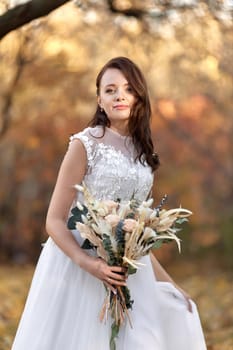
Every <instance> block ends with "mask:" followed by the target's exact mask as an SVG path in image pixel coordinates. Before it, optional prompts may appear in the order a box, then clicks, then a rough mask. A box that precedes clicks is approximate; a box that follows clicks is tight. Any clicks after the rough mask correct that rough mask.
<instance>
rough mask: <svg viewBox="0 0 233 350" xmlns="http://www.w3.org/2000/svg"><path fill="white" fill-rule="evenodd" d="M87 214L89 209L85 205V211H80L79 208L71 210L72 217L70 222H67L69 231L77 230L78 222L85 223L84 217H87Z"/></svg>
mask: <svg viewBox="0 0 233 350" xmlns="http://www.w3.org/2000/svg"><path fill="white" fill-rule="evenodd" d="M87 213H88V209H87V207H86V206H85V205H83V210H80V209H79V208H78V207H74V208H73V209H72V210H71V214H72V215H71V216H70V218H69V219H68V222H67V227H68V229H70V230H75V229H76V223H77V222H81V223H83V220H82V215H84V216H86V215H87Z"/></svg>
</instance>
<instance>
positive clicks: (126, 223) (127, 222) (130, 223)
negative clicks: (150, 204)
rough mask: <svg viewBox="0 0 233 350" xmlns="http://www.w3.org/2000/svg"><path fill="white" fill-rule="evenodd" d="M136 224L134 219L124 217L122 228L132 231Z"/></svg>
mask: <svg viewBox="0 0 233 350" xmlns="http://www.w3.org/2000/svg"><path fill="white" fill-rule="evenodd" d="M136 226H137V221H136V220H134V219H125V220H124V225H123V230H125V231H127V232H132V231H133V230H134V229H135V227H136Z"/></svg>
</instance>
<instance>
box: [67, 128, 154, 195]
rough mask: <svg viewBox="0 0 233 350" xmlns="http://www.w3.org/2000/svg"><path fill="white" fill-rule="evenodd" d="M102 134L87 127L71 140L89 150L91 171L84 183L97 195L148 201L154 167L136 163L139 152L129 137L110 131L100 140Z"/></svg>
mask: <svg viewBox="0 0 233 350" xmlns="http://www.w3.org/2000/svg"><path fill="white" fill-rule="evenodd" d="M98 131H99V127H96V128H87V129H84V130H83V131H82V132H80V133H77V134H75V135H73V136H71V138H70V142H72V141H73V140H74V139H80V140H81V142H82V143H83V145H84V147H85V149H86V152H87V163H88V169H87V173H86V175H85V178H84V181H85V183H86V185H87V186H88V188H89V189H90V191H91V193H92V194H93V196H95V197H96V198H98V199H113V200H116V199H121V200H129V199H131V198H132V197H133V198H135V199H137V200H139V201H142V200H145V199H146V198H147V196H148V194H149V193H150V190H151V186H152V183H153V174H152V172H151V168H150V167H149V166H144V165H142V164H141V163H140V162H139V161H136V162H135V160H134V155H135V153H134V152H135V149H134V146H133V144H132V142H131V140H130V139H129V138H127V137H122V136H121V135H118V134H116V133H112V132H111V131H110V129H108V128H106V131H105V135H104V136H103V134H101V135H102V136H101V137H98V135H97V134H98ZM96 136H97V137H96Z"/></svg>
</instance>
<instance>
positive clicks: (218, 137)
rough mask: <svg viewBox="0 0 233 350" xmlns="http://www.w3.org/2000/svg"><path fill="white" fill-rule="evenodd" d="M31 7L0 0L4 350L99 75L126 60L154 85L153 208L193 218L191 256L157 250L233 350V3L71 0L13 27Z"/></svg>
mask: <svg viewBox="0 0 233 350" xmlns="http://www.w3.org/2000/svg"><path fill="white" fill-rule="evenodd" d="M39 1H40V0H37V2H38V3H39ZM56 2H57V3H59V1H54V3H56ZM63 2H64V3H65V2H66V1H63ZM22 3H25V1H24V2H23V1H7V0H6V1H0V38H2V39H1V42H0V81H1V83H0V178H1V187H0V263H1V265H0V281H1V284H0V297H1V300H2V301H3V302H2V303H1V305H0V350H6V349H9V347H10V344H11V342H12V339H13V336H14V333H15V329H16V325H17V323H18V319H19V317H20V314H21V312H22V308H23V304H24V302H25V298H26V294H27V291H28V287H29V284H30V281H31V277H32V273H33V271H34V267H35V263H36V261H37V259H38V256H39V254H40V251H41V243H43V241H45V240H46V238H47V235H46V232H45V228H44V224H45V216H46V211H47V208H48V204H49V200H50V196H51V193H52V190H53V187H54V184H55V181H56V177H57V172H58V169H59V166H60V163H61V161H62V159H63V156H64V154H65V152H66V150H67V146H68V140H69V136H70V135H71V134H73V133H76V132H78V131H79V130H81V129H82V128H84V127H85V126H86V125H87V123H88V121H89V120H90V119H91V117H92V115H93V113H94V111H95V107H96V91H95V78H96V75H97V73H98V71H99V70H100V69H101V67H102V66H103V64H104V63H105V62H106V61H107V60H109V59H110V58H112V57H114V56H121V55H122V56H127V57H129V58H131V59H133V60H134V61H135V62H136V63H137V64H138V66H139V67H140V68H141V70H142V71H143V72H144V75H145V77H146V79H147V82H148V86H149V90H150V96H151V103H152V108H153V118H152V132H153V139H154V141H155V146H156V151H157V152H158V153H159V155H160V160H161V167H160V168H159V170H158V172H157V173H156V179H155V186H154V198H155V203H159V202H160V200H161V198H162V197H163V195H164V194H165V193H166V194H168V201H167V203H166V207H167V208H169V207H170V208H172V207H174V206H179V205H180V204H181V205H182V206H183V207H185V208H188V209H190V210H192V211H193V216H192V217H191V219H190V222H189V223H188V224H186V225H185V227H184V229H183V231H182V232H181V234H180V237H181V239H182V254H180V255H179V253H178V252H177V249H176V247H175V245H173V244H168V245H166V246H165V247H163V248H162V249H160V250H158V251H156V255H157V257H158V258H159V260H160V261H161V262H162V263H163V264H164V265H165V266H166V268H167V270H168V271H169V273H170V274H171V275H172V277H174V279H175V280H176V281H177V282H179V283H180V284H181V285H182V287H184V288H185V289H186V290H187V291H188V292H189V293H190V294H191V295H192V297H193V298H194V299H195V300H196V301H197V304H198V306H199V310H200V315H201V319H202V323H203V328H204V331H205V336H206V339H207V344H208V350H231V349H233V298H232V287H233V283H232V280H233V274H232V267H233V166H232V159H233V148H232V134H233V104H232V101H233V64H232V62H233V21H232V18H233V15H232V11H233V1H231V0H225V1H195V0H186V1H185V0H184V1H182V0H180V1H179V0H173V1H150V0H148V1H136V0H135V1H134V0H132V1H130V0H116V1H105V0H100V1H95V0H89V1H75V2H67V3H65V4H64V5H63V6H60V7H59V4H58V5H57V9H55V10H54V11H52V12H50V13H49V15H47V16H45V17H42V18H35V19H34V20H33V21H31V22H30V23H28V24H26V25H24V26H21V25H19V28H18V29H17V30H14V31H11V29H14V28H11V27H10V23H11V25H12V23H15V22H17V20H18V18H19V16H18V17H17V12H14V10H16V9H17V7H16V6H17V5H20V6H21V9H22V8H23V7H22V6H25V8H23V9H24V10H25V11H24V12H23V11H21V15H20V16H21V18H23V17H24V16H25V18H26V17H27V16H26V12H29V13H30V8H27V7H26V6H27V4H28V3H26V4H24V5H22ZM29 3H30V1H29ZM60 3H62V1H60ZM41 6H42V5H41ZM43 6H44V5H43ZM14 19H15V21H14ZM25 23H26V21H25ZM8 27H9V28H8ZM77 161H78V160H77ZM74 166H75V164H74ZM174 350H175V349H174ZM197 350H198V349H197Z"/></svg>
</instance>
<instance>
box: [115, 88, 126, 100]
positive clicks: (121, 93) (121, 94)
mask: <svg viewBox="0 0 233 350" xmlns="http://www.w3.org/2000/svg"><path fill="white" fill-rule="evenodd" d="M124 99H125V96H124V91H122V89H117V91H116V100H117V101H122V100H124Z"/></svg>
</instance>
